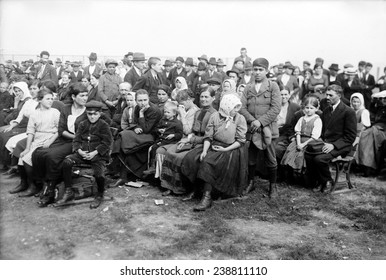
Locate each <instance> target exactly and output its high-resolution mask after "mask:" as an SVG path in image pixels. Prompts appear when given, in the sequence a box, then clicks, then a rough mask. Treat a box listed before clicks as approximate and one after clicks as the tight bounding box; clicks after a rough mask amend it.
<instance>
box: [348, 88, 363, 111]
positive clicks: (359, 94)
mask: <svg viewBox="0 0 386 280" xmlns="http://www.w3.org/2000/svg"><path fill="white" fill-rule="evenodd" d="M354 97H356V98H358V99H359V101H360V102H361V106H360V107H359V109H358V111H359V110H361V109H365V101H364V99H363V95H362V94H361V93H359V92H356V93H353V94H352V95H351V97H350V104H351V108H353V109H354V107H353V106H352V99H353V98H354ZM354 110H355V109H354Z"/></svg>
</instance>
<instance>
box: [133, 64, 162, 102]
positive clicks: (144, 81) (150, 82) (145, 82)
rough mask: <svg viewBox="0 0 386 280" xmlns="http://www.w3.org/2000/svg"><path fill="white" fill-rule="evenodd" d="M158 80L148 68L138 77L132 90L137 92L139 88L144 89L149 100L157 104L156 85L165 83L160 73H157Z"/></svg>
mask: <svg viewBox="0 0 386 280" xmlns="http://www.w3.org/2000/svg"><path fill="white" fill-rule="evenodd" d="M157 79H158V82H157V81H156V80H155V79H154V77H153V74H152V73H151V71H150V70H148V71H147V72H146V73H145V74H144V75H143V76H142V77H140V78H139V79H138V81H137V82H136V83H135V85H134V87H133V91H134V92H137V90H139V89H145V90H146V91H147V92H148V93H149V99H150V102H152V103H154V104H158V97H157V93H158V86H159V85H160V84H164V85H166V81H165V80H164V78H163V76H162V75H161V73H157Z"/></svg>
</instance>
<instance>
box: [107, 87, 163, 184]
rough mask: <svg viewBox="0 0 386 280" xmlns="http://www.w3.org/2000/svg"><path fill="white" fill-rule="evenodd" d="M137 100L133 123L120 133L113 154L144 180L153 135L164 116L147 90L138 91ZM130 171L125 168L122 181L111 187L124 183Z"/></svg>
mask: <svg viewBox="0 0 386 280" xmlns="http://www.w3.org/2000/svg"><path fill="white" fill-rule="evenodd" d="M135 98H136V102H137V106H135V109H134V116H133V123H132V124H130V125H129V126H128V127H127V129H125V130H123V131H121V132H120V133H119V135H120V137H119V138H118V139H117V140H116V141H115V142H114V148H113V154H115V155H117V154H119V155H120V160H121V161H122V162H123V163H124V164H125V167H126V168H127V169H128V170H129V171H130V172H131V173H132V174H133V175H135V176H136V177H138V178H142V175H143V171H144V170H146V168H147V160H148V154H147V151H148V150H147V148H148V147H149V146H151V145H152V144H153V142H154V137H153V133H154V132H155V128H156V126H157V124H158V122H159V121H160V119H161V117H162V114H161V111H160V110H159V109H158V106H157V105H155V104H153V103H151V102H150V100H149V93H148V92H147V91H146V90H144V89H140V90H138V91H137V93H136V95H135ZM123 157H124V158H125V159H123ZM128 170H126V169H125V168H124V167H123V168H122V169H121V174H120V179H119V180H117V182H116V183H115V184H113V185H111V187H116V186H119V185H121V184H122V183H124V182H125V181H126V180H127V171H128Z"/></svg>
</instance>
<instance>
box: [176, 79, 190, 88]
mask: <svg viewBox="0 0 386 280" xmlns="http://www.w3.org/2000/svg"><path fill="white" fill-rule="evenodd" d="M177 81H179V82H180V83H181V88H180V89H179V90H183V89H188V84H187V83H186V80H185V78H184V77H177V78H176V82H177Z"/></svg>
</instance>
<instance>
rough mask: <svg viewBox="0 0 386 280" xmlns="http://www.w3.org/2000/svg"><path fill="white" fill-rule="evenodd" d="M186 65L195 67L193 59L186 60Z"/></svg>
mask: <svg viewBox="0 0 386 280" xmlns="http://www.w3.org/2000/svg"><path fill="white" fill-rule="evenodd" d="M185 65H189V66H193V65H194V64H193V58H191V57H188V58H186V60H185Z"/></svg>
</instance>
